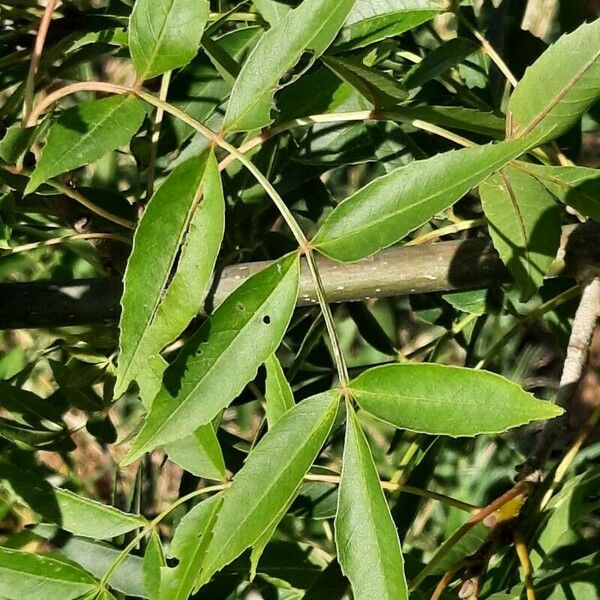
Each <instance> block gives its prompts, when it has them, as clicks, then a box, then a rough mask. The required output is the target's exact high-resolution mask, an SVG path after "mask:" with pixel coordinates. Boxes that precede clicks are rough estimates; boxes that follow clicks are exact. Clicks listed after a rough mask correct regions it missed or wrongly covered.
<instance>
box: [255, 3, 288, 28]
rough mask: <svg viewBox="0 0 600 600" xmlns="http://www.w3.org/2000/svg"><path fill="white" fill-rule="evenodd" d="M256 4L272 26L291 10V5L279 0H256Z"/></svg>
mask: <svg viewBox="0 0 600 600" xmlns="http://www.w3.org/2000/svg"><path fill="white" fill-rule="evenodd" d="M254 6H256V8H257V9H258V12H259V13H260V14H261V15H262V16H263V17H264V18H265V20H266V21H267V23H269V25H271V27H272V26H273V25H275V24H276V23H278V22H279V21H281V19H283V17H285V15H287V14H288V13H289V12H290V10H291V7H290V6H288V5H287V4H284V3H283V2H280V1H279V0H254Z"/></svg>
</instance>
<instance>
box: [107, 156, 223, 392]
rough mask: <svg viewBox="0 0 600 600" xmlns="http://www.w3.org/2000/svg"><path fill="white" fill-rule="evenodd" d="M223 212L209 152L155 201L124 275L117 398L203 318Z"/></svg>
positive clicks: (173, 177) (187, 165)
mask: <svg viewBox="0 0 600 600" xmlns="http://www.w3.org/2000/svg"><path fill="white" fill-rule="evenodd" d="M224 211H225V206H224V200H223V190H222V188H221V178H220V176H219V170H218V167H217V162H216V159H215V157H214V154H213V153H212V152H208V153H205V154H203V155H201V156H198V157H195V158H190V159H189V160H187V161H186V162H184V163H182V164H181V165H179V166H178V167H177V168H175V169H174V170H173V171H172V172H171V174H170V175H169V176H168V177H167V179H166V180H165V181H164V183H163V184H162V185H161V186H160V187H159V188H158V190H157V191H156V193H155V194H154V196H153V197H152V199H151V200H150V203H149V205H148V207H147V208H146V212H145V213H144V216H143V217H142V220H141V222H140V224H139V226H138V228H137V231H136V234H135V237H134V242H133V251H132V253H131V256H130V258H129V262H128V265H127V271H126V272H125V281H124V292H123V298H122V301H121V303H122V306H123V311H122V315H121V322H120V329H121V337H120V348H121V354H120V357H119V365H118V369H117V383H116V385H115V395H116V396H120V395H121V394H122V393H123V392H124V391H125V390H126V389H127V386H128V385H129V383H130V382H131V380H132V379H134V378H136V377H137V376H138V375H139V373H140V371H142V370H144V369H147V368H148V364H149V361H150V360H152V359H151V357H152V356H154V355H156V354H158V353H159V352H160V351H161V350H162V349H163V347H164V346H165V345H166V344H168V343H169V342H171V341H173V340H174V339H175V338H176V337H177V336H178V335H179V334H180V333H181V332H182V331H183V330H184V329H185V327H187V325H188V324H189V322H190V321H191V320H192V318H193V317H194V316H195V315H196V314H197V313H198V310H199V309H200V307H201V306H202V303H203V302H204V297H205V295H206V293H207V291H208V288H209V285H210V281H211V277H212V272H213V268H214V265H215V261H216V259H217V254H218V252H219V247H220V245H221V240H222V238H223V231H224V226H225V223H224ZM149 263H150V264H152V269H151V270H150V271H148V267H147V265H148V264H149ZM172 271H174V274H173V275H172V276H171V277H170V275H171V273H172Z"/></svg>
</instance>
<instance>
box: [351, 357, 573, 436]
mask: <svg viewBox="0 0 600 600" xmlns="http://www.w3.org/2000/svg"><path fill="white" fill-rule="evenodd" d="M350 387H351V389H352V394H353V396H354V397H355V398H356V401H357V403H358V404H359V406H360V407H361V408H363V409H364V410H366V411H367V412H369V413H371V414H372V415H374V416H375V417H377V418H378V419H381V420H383V421H387V422H388V423H391V424H392V425H395V426H396V427H401V428H403V429H409V430H411V431H420V432H423V433H429V434H434V435H449V436H452V437H459V436H473V435H478V434H480V433H500V432H502V431H506V430H507V429H510V428H511V427H516V426H518V425H524V424H525V423H529V422H531V421H537V420H541V419H551V418H553V417H556V416H558V415H560V414H562V412H563V411H562V409H561V408H559V407H558V406H556V405H554V404H552V403H551V402H547V401H544V400H537V399H535V398H534V397H533V395H532V394H529V393H527V392H525V391H524V390H523V389H522V388H521V387H520V386H518V385H517V384H516V383H513V382H512V381H509V380H508V379H505V378H504V377H501V376H500V375H496V374H495V373H489V372H487V371H476V370H473V369H465V368H462V367H449V366H445V365H435V364H402V365H385V366H382V367H375V368H373V369H369V370H368V371H365V372H364V373H362V374H361V375H359V376H358V377H357V378H356V379H355V380H354V381H352V382H351V384H350Z"/></svg>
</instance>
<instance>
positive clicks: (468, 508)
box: [304, 473, 480, 513]
mask: <svg viewBox="0 0 600 600" xmlns="http://www.w3.org/2000/svg"><path fill="white" fill-rule="evenodd" d="M304 479H305V480H306V481H321V482H323V483H332V484H334V485H339V483H340V476H339V475H318V474H313V473H308V474H307V475H305V476H304ZM379 483H380V484H381V488H382V489H384V490H389V491H392V492H396V491H400V492H405V493H406V494H411V495H412V496H420V497H421V498H429V499H430V500H436V501H438V502H441V503H443V504H446V505H448V506H453V507H455V508H458V509H459V510H463V511H465V512H468V513H472V512H473V511H477V510H479V509H480V507H478V506H475V505H474V504H470V503H468V502H463V501H462V500H458V499H457V498H452V496H446V495H445V494H440V493H438V492H433V491H431V490H424V489H421V488H418V487H414V486H412V485H404V484H403V483H400V482H394V481H380V482H379Z"/></svg>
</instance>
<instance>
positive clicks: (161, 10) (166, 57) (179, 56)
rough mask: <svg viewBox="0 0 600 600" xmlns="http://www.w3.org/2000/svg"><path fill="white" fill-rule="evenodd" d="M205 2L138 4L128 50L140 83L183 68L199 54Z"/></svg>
mask: <svg viewBox="0 0 600 600" xmlns="http://www.w3.org/2000/svg"><path fill="white" fill-rule="evenodd" d="M208 11H209V4H208V2H207V0H137V1H136V3H135V6H134V7H133V11H132V13H131V18H130V21H129V49H130V51H131V58H132V59H133V64H134V65H135V70H136V72H137V74H138V77H139V78H140V79H141V80H144V79H150V78H151V77H156V76H157V75H160V74H161V73H165V72H166V71H171V70H172V69H177V68H178V67H183V66H184V65H186V64H187V63H189V62H190V61H191V60H192V59H193V58H194V56H196V54H197V52H198V48H199V46H200V38H201V37H202V32H203V31H204V27H205V25H206V22H207V20H208Z"/></svg>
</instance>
